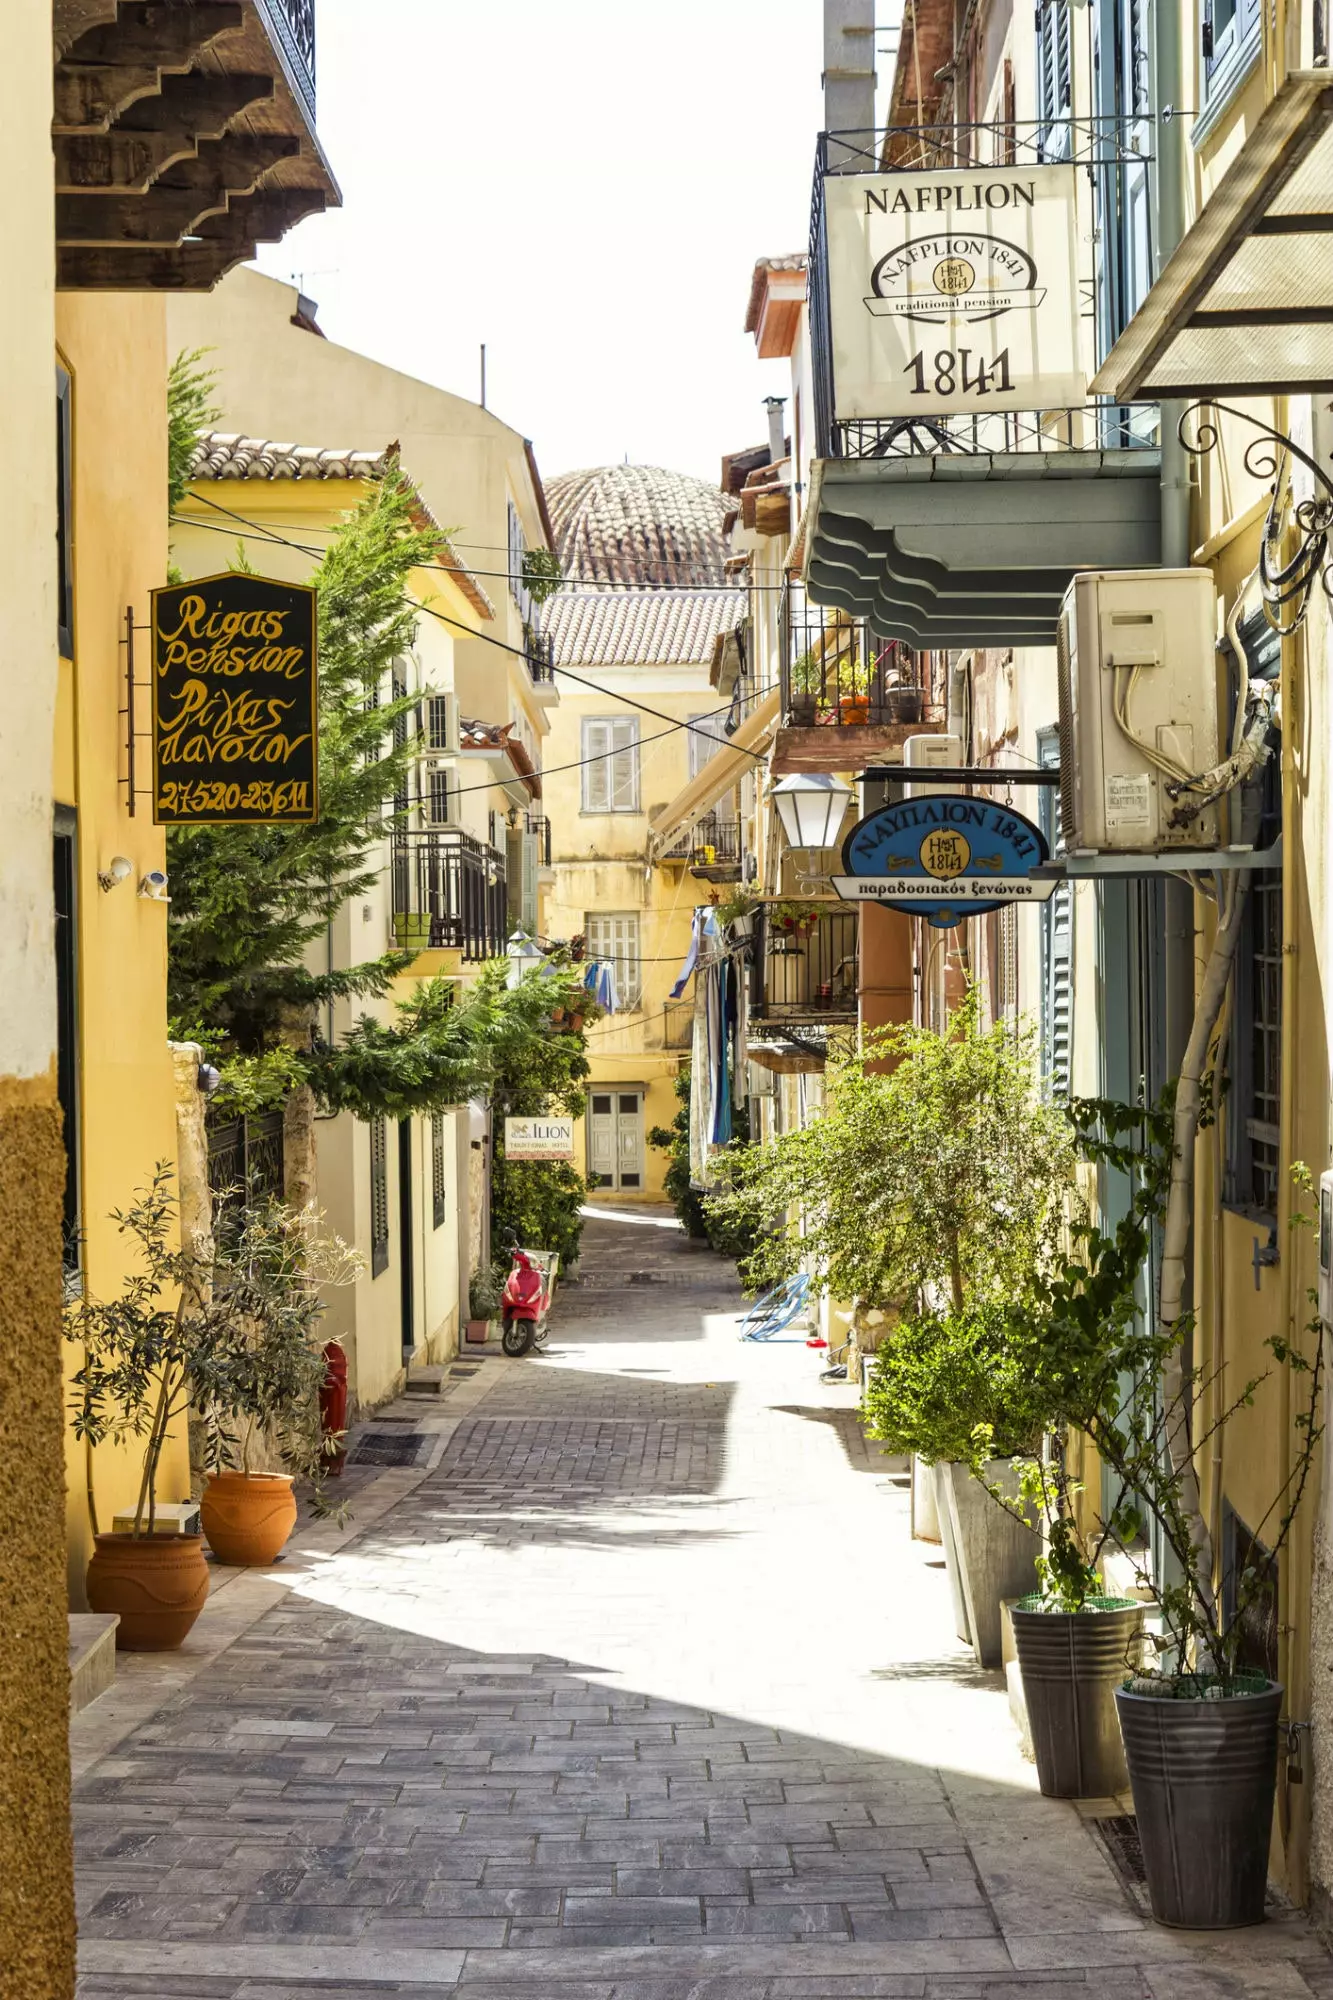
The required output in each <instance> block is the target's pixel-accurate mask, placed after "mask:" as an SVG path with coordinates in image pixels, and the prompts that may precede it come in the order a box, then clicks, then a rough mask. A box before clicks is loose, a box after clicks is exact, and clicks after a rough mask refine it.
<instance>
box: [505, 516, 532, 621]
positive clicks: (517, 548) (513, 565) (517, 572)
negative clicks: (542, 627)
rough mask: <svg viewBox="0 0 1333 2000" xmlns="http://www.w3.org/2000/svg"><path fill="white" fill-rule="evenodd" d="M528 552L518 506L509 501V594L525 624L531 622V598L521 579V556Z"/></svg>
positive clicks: (526, 539)
mask: <svg viewBox="0 0 1333 2000" xmlns="http://www.w3.org/2000/svg"><path fill="white" fill-rule="evenodd" d="M527 552H528V538H527V536H526V535H525V534H524V532H523V523H522V522H521V521H520V520H519V518H518V508H517V507H516V506H515V505H514V503H513V501H512V500H511V501H510V502H509V595H510V596H511V597H512V598H513V600H514V602H515V604H516V605H517V606H518V608H519V610H520V611H521V613H522V614H523V621H524V623H525V624H530V623H531V622H532V598H531V596H530V595H529V592H528V587H527V585H526V584H525V583H524V581H523V558H524V556H525V555H526V554H527Z"/></svg>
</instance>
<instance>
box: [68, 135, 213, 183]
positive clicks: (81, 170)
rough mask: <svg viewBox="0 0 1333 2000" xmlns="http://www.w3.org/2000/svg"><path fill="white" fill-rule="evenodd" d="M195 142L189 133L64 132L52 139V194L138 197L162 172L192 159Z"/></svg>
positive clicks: (195, 147) (195, 148) (196, 144)
mask: <svg viewBox="0 0 1333 2000" xmlns="http://www.w3.org/2000/svg"><path fill="white" fill-rule="evenodd" d="M198 143H199V142H198V141H197V140H196V139H195V138H194V137H193V136H192V135H191V134H189V133H185V132H181V131H173V132H124V131H121V130H120V129H119V128H116V129H115V130H114V131H111V132H64V133H61V134H59V135H58V136H57V138H56V142H55V154H56V193H57V194H58V195H59V194H94V193H96V192H97V190H98V189H99V188H100V189H103V190H105V191H107V192H108V193H110V192H114V193H116V194H136V193H142V192H143V190H144V189H145V188H146V187H149V186H150V185H151V184H152V182H153V181H155V180H156V179H157V177H158V175H159V174H160V173H161V172H162V170H163V168H165V167H169V166H172V165H173V164H174V163H175V162H176V161H178V160H190V159H193V158H194V155H195V152H196V150H197V147H198Z"/></svg>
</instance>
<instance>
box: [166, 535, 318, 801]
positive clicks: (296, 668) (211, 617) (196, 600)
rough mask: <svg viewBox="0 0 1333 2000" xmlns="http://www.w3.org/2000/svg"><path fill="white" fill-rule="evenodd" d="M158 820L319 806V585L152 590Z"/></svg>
mask: <svg viewBox="0 0 1333 2000" xmlns="http://www.w3.org/2000/svg"><path fill="white" fill-rule="evenodd" d="M152 629H153V684H152V709H153V818H154V819H155V820H156V821H157V822H158V823H159V824H162V825H168V826H201V825H202V826H207V825H219V824H232V823H236V822H241V823H245V822H249V823H252V824H265V823H267V824H281V823H284V822H287V823H290V822H293V821H300V820H313V819H315V818H316V817H317V814H318V805H319V799H318V771H317V759H316V752H317V747H318V746H317V731H318V716H317V685H316V659H315V592H314V591H313V590H310V589H308V588H306V587H305V586H304V585H302V584H299V583H275V582H274V581H273V580H272V579H271V578H269V577H262V576H245V575H240V574H235V573H232V574H228V575H225V576H209V577H203V578H200V579H199V580H198V581H197V582H193V583H181V584H173V585H171V586H170V587H169V588H168V589H165V590H155V591H154V592H153V617H152Z"/></svg>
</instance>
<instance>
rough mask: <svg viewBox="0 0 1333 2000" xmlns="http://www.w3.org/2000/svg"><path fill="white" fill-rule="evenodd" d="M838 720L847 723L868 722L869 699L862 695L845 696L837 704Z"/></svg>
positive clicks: (867, 696)
mask: <svg viewBox="0 0 1333 2000" xmlns="http://www.w3.org/2000/svg"><path fill="white" fill-rule="evenodd" d="M838 720H839V721H840V722H849V723H866V722H869V720H870V697H869V695H864V694H845V695H843V696H842V697H841V699H840V700H839V702H838Z"/></svg>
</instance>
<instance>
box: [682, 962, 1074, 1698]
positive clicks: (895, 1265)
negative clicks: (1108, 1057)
mask: <svg viewBox="0 0 1333 2000" xmlns="http://www.w3.org/2000/svg"><path fill="white" fill-rule="evenodd" d="M1074 1170H1075V1151H1074V1145H1073V1135H1072V1133H1071V1131H1070V1128H1069V1124H1068V1121H1067V1119H1066V1118H1065V1117H1064V1115H1063V1114H1062V1113H1061V1112H1060V1111H1059V1110H1058V1109H1057V1108H1056V1107H1054V1106H1052V1105H1050V1104H1048V1103H1045V1102H1043V1100H1042V1097H1041V1092H1040V1088H1039V1079H1038V1068H1037V1060H1036V1047H1035V1037H1034V1036H1033V1034H1032V1033H1031V1032H1030V1031H1026V1030H1017V1031H1016V1030H1015V1028H1014V1027H1013V1025H1012V1023H1007V1022H1001V1023H998V1024H996V1025H995V1026H993V1027H990V1028H986V1027H984V1026H983V1023H982V1014H981V996H980V993H979V990H978V989H977V988H976V987H975V986H974V987H972V988H971V989H970V990H969V991H968V993H967V994H966V995H965V996H964V998H963V1000H962V1001H961V1002H960V1003H959V1005H958V1006H957V1008H955V1010H954V1012H953V1014H952V1016H951V1017H950V1020H949V1022H948V1024H947V1026H946V1028H945V1029H944V1031H943V1033H940V1034H936V1033H934V1032H932V1031H931V1030H929V1029H926V1028H919V1027H916V1026H913V1025H910V1024H905V1025H903V1026H901V1027H894V1028H889V1029H885V1030H882V1031H881V1032H879V1033H876V1034H868V1035H866V1036H865V1037H863V1039H862V1042H861V1045H860V1047H859V1048H858V1049H856V1050H855V1051H851V1052H848V1053H845V1054H843V1055H842V1056H841V1057H839V1058H838V1059H836V1060H834V1061H831V1063H830V1067H829V1071H828V1089H827V1098H826V1103H825V1108H824V1115H823V1116H822V1117H821V1118H819V1119H818V1120H816V1121H815V1123H813V1124H812V1125H809V1126H807V1127H806V1128H804V1129H803V1130H800V1131H795V1132H788V1133H784V1134H782V1135H781V1137H779V1138H778V1139H777V1140H775V1141H774V1142H773V1143H772V1144H771V1145H767V1146H757V1147H753V1148H750V1149H749V1150H748V1151H747V1152H746V1153H745V1154H743V1155H741V1156H740V1157H739V1158H738V1159H737V1161H736V1163H735V1167H734V1172H733V1176H732V1184H731V1185H730V1187H729V1188H728V1190H727V1192H726V1193H725V1194H723V1195H722V1196H720V1197H718V1198H716V1199H715V1200H714V1201H712V1202H710V1203H709V1209H710V1212H712V1213H717V1214H719V1215H721V1216H723V1217H725V1218H726V1219H727V1220H728V1221H729V1222H733V1223H740V1224H744V1225H745V1226H747V1227H749V1228H750V1229H752V1230H753V1231H754V1232H755V1234H756V1239H757V1241H756V1248H755V1250H754V1251H753V1253H752V1254H751V1255H750V1256H749V1257H748V1258H747V1259H746V1260H745V1262H744V1264H743V1267H742V1269H743V1275H744V1276H745V1278H746V1281H747V1284H749V1285H753V1286H755V1287H756V1288H757V1287H759V1286H762V1285H768V1284H774V1283H776V1282H778V1281H779V1280H781V1279H783V1278H787V1277H790V1276H793V1275H794V1274H795V1273H796V1272H797V1271H800V1270H812V1271H813V1272H814V1273H815V1275H816V1277H817V1280H818V1282H819V1283H820V1284H821V1285H822V1286H823V1287H824V1288H825V1289H826V1290H827V1291H828V1292H829V1293H830V1294H831V1296H832V1297H833V1298H835V1299H840V1300H851V1301H855V1302H856V1303H858V1304H860V1305H862V1306H865V1307H867V1308H869V1309H879V1310H882V1311H884V1312H886V1313H889V1312H890V1310H894V1311H896V1312H897V1314H898V1323H897V1325H896V1326H894V1327H893V1328H892V1329H891V1330H890V1331H889V1333H888V1334H887V1335H886V1337H885V1338H884V1340H883V1341H882V1342H881V1344H880V1348H879V1353H878V1358H877V1360H876V1364H875V1369H874V1372H873V1374H872V1377H871V1388H870V1391H869V1395H868V1398H867V1411H868V1414H869V1415H870V1417H871V1420H872V1422H878V1419H879V1417H880V1415H881V1414H882V1415H883V1417H884V1419H885V1421H886V1423H887V1422H889V1421H890V1420H891V1422H892V1425H893V1426H894V1428H893V1430H892V1432H891V1433H890V1432H887V1431H886V1432H881V1433H880V1434H881V1435H882V1436H884V1437H885V1441H886V1442H890V1441H891V1442H892V1445H893V1448H894V1449H898V1450H917V1451H920V1453H921V1456H923V1457H925V1458H928V1459H930V1460H931V1461H932V1462H936V1463H938V1464H939V1465H940V1466H942V1467H948V1468H949V1470H948V1471H946V1472H942V1473H940V1475H939V1478H940V1483H941V1484H940V1490H941V1497H942V1499H944V1500H945V1501H946V1503H947V1504H946V1505H945V1506H944V1507H943V1508H942V1510H941V1512H942V1519H941V1531H942V1534H943V1536H944V1544H945V1559H946V1562H947V1564H948V1566H949V1571H950V1577H951V1581H952V1582H953V1585H954V1589H955V1603H956V1605H958V1606H960V1607H961V1609H962V1610H964V1611H965V1609H966V1606H967V1603H968V1600H969V1598H970V1599H971V1602H972V1606H973V1611H972V1613H971V1614H970V1615H969V1616H968V1617H967V1618H966V1620H964V1618H963V1617H961V1616H960V1620H959V1623H960V1636H963V1637H966V1638H972V1639H973V1640H974V1642H975V1643H977V1644H978V1646H979V1650H980V1651H981V1652H982V1654H983V1657H985V1658H986V1659H988V1660H990V1659H995V1660H998V1658H999V1619H1000V1611H999V1603H1000V1597H1001V1595H1012V1594H1017V1593H1018V1592H1019V1591H1021V1590H1022V1589H1024V1588H1031V1585H1032V1582H1033V1581H1034V1571H1033V1567H1032V1565H1033V1561H1034V1559H1035V1556H1036V1553H1037V1545H1036V1542H1035V1539H1034V1538H1033V1536H1032V1535H1031V1534H1030V1532H1028V1531H1026V1530H1024V1531H1020V1530H1018V1529H1017V1528H1016V1526H1015V1524H1014V1523H1013V1522H1012V1521H1011V1520H1010V1519H1009V1518H1008V1517H1007V1516H1006V1514H1005V1513H1004V1512H1003V1511H1002V1510H1000V1509H998V1508H995V1507H993V1506H992V1505H991V1503H990V1502H989V1500H988V1499H987V1497H986V1491H985V1488H984V1487H983V1486H982V1485H981V1484H980V1483H978V1481H977V1480H976V1479H975V1478H974V1476H973V1472H972V1462H973V1458H974V1453H973V1450H972V1444H971V1439H972V1432H973V1429H974V1427H975V1426H976V1424H978V1423H984V1422H988V1421H993V1423H994V1428H995V1437H996V1445H995V1450H996V1452H997V1454H999V1455H1000V1456H1003V1455H1005V1454H1007V1453H1009V1452H1018V1453H1024V1454H1031V1452H1032V1451H1033V1450H1034V1449H1035V1447H1036V1445H1037V1443H1038V1441H1039V1439H1040V1436H1041V1432H1042V1428H1043V1412H1042V1410H1041V1409H1039V1408H1037V1407H1035V1406H1034V1405H1033V1403H1032V1400H1031V1398H1030V1397H1028V1395H1027V1394H1026V1391H1025V1390H1023V1389H1022V1385H1021V1384H1017V1383H1015V1385H1014V1386H1015V1392H1016V1393H1020V1392H1021V1400H1020V1404H1019V1408H1020V1410H1021V1415H1019V1416H1018V1417H1017V1419H1016V1420H1013V1421H1011V1419H1010V1416H1009V1415H1008V1413H1006V1411H1005V1409H1004V1408H1003V1406H1002V1405H1001V1404H1000V1403H998V1402H997V1399H996V1395H995V1394H994V1393H993V1391H991V1390H990V1389H988V1388H987V1385H986V1384H985V1383H984V1382H983V1381H981V1380H980V1378H981V1377H982V1376H984V1373H985V1369H986V1367H987V1366H988V1365H989V1361H988V1360H987V1359H983V1357H991V1356H992V1352H993V1349H994V1346H995V1341H996V1337H997V1326H998V1322H997V1319H996V1309H997V1308H998V1307H1000V1306H1001V1305H1002V1304H1003V1303H1004V1302H1006V1301H1008V1300H1011V1299H1013V1298H1014V1297H1016V1296H1019V1295H1022V1294H1023V1293H1024V1292H1025V1291H1026V1290H1027V1289H1028V1288H1029V1287H1030V1285H1031V1282H1032V1280H1033V1277H1034V1275H1035V1274H1036V1273H1037V1272H1039V1271H1041V1270H1045V1269H1048V1268H1054V1266H1055V1265H1056V1263H1057V1262H1058V1252H1059V1247H1060V1241H1061V1229H1062V1226H1063V1219H1064V1216H1065V1214H1066V1212H1067V1211H1068V1210H1069V1209H1070V1207H1071V1205H1072V1206H1073V1207H1074V1208H1077V1200H1078V1197H1077V1190H1076V1187H1075V1182H1074ZM954 1364H957V1365H959V1366H964V1367H965V1371H966V1373H967V1378H968V1381H969V1382H970V1383H972V1384H973V1385H975V1386H976V1387H977V1389H978V1393H979V1398H980V1399H979V1401H971V1402H970V1401H969V1397H970V1396H971V1395H972V1390H971V1389H970V1388H967V1387H965V1386H963V1384H962V1382H961V1381H960V1380H958V1379H956V1371H955V1370H954ZM913 1438H916V1439H919V1440H920V1442H919V1443H915V1444H914V1443H912V1442H911V1441H910V1440H911V1439H913ZM992 1478H993V1479H994V1481H996V1482H997V1483H1003V1482H1004V1481H1005V1480H1006V1479H1009V1473H1008V1470H1007V1468H1004V1467H1000V1466H997V1467H996V1468H995V1470H994V1472H993V1474H992ZM1010 1483H1011V1484H1012V1480H1010ZM1014 1490H1015V1492H1016V1488H1015V1489H1014ZM993 1544H998V1546H993ZM1017 1547H1022V1548H1023V1550H1024V1556H1023V1562H1024V1569H1023V1573H1022V1576H1021V1577H1020V1576H1019V1575H1018V1573H1017V1562H1016V1561H1015V1563H1014V1566H1013V1567H1012V1568H1010V1567H1009V1564H1008V1556H1007V1555H1006V1554H1005V1553H1004V1551H1005V1550H1013V1549H1014V1548H1017ZM964 1625H966V1629H964Z"/></svg>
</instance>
